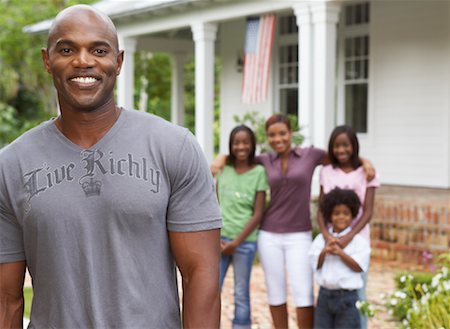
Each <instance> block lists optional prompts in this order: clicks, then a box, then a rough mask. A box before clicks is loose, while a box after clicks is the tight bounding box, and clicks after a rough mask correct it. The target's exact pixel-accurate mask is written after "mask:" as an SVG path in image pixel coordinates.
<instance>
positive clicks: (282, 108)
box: [278, 15, 298, 115]
mask: <svg viewBox="0 0 450 329" xmlns="http://www.w3.org/2000/svg"><path fill="white" fill-rule="evenodd" d="M278 31H279V34H278V99H279V104H278V106H279V109H278V111H279V112H281V113H284V114H294V115H297V111H298V27H297V23H296V18H295V16H293V15H290V16H279V18H278Z"/></svg>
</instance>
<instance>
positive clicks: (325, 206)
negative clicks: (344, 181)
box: [319, 187, 361, 222]
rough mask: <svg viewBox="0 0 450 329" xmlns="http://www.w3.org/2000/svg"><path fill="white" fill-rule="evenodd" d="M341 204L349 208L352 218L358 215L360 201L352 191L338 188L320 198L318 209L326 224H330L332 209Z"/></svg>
mask: <svg viewBox="0 0 450 329" xmlns="http://www.w3.org/2000/svg"><path fill="white" fill-rule="evenodd" d="M342 204H343V205H346V206H347V207H349V209H350V211H351V213H352V218H355V217H356V215H358V211H359V207H360V206H361V201H359V198H358V195H356V193H355V191H353V190H348V189H340V188H338V187H336V188H334V189H332V190H331V191H330V192H328V193H327V194H325V195H324V196H323V197H322V199H321V200H320V204H319V209H320V211H321V212H322V215H323V217H324V218H325V220H326V221H327V222H331V214H332V212H333V209H334V207H336V206H338V205H342Z"/></svg>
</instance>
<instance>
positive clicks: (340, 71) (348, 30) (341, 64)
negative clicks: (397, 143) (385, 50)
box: [336, 1, 373, 137]
mask: <svg viewBox="0 0 450 329" xmlns="http://www.w3.org/2000/svg"><path fill="white" fill-rule="evenodd" d="M365 3H367V4H368V5H369V16H368V19H369V21H368V22H367V23H364V24H355V25H347V24H346V19H347V18H346V9H347V7H348V6H354V5H360V4H365ZM371 7H372V6H371V3H370V2H367V1H364V2H360V1H359V2H350V3H346V4H345V5H343V7H342V10H341V16H340V20H339V27H338V31H339V34H338V36H339V37H338V40H337V41H338V58H337V79H338V83H337V113H336V123H337V124H338V125H342V124H347V122H346V115H345V112H346V109H345V101H346V99H345V94H346V86H347V85H354V84H361V83H365V84H366V85H367V108H366V118H367V123H366V131H364V132H358V133H357V134H358V136H361V137H365V136H367V135H368V133H369V131H370V126H371V116H370V113H371V109H370V108H371V106H370V104H371V102H370V97H371V77H372V71H373V70H372V63H371V53H372V47H371V37H370V22H371V16H372V10H371V9H372V8H371ZM365 36H366V37H367V38H368V54H367V61H368V66H369V68H368V72H367V78H366V79H355V80H350V79H349V80H347V79H346V72H345V64H346V63H345V62H346V56H345V42H346V40H347V38H355V37H365Z"/></svg>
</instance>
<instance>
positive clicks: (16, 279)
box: [0, 261, 26, 329]
mask: <svg viewBox="0 0 450 329" xmlns="http://www.w3.org/2000/svg"><path fill="white" fill-rule="evenodd" d="M25 267H26V264H25V261H21V262H14V263H5V264H0V328H2V329H3V328H22V326H23V307H24V301H23V283H24V280H25Z"/></svg>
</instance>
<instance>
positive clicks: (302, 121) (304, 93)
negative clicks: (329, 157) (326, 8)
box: [294, 3, 313, 145]
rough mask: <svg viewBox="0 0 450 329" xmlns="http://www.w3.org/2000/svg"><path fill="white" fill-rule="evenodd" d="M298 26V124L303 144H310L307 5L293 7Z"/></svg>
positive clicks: (309, 38)
mask: <svg viewBox="0 0 450 329" xmlns="http://www.w3.org/2000/svg"><path fill="white" fill-rule="evenodd" d="M294 14H295V16H296V17H297V25H298V30H299V31H298V47H299V49H298V86H299V88H298V99H299V102H298V118H299V120H298V124H299V126H300V127H301V133H302V135H303V136H305V140H304V144H305V145H310V144H311V137H312V134H313V120H312V119H313V115H312V110H313V95H312V90H313V89H312V85H313V75H312V66H313V62H312V48H313V44H312V40H313V39H312V33H313V29H312V22H311V11H310V8H309V4H308V3H300V4H298V5H296V6H295V7H294Z"/></svg>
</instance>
